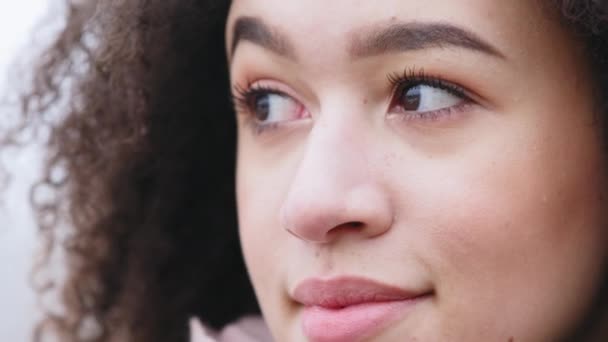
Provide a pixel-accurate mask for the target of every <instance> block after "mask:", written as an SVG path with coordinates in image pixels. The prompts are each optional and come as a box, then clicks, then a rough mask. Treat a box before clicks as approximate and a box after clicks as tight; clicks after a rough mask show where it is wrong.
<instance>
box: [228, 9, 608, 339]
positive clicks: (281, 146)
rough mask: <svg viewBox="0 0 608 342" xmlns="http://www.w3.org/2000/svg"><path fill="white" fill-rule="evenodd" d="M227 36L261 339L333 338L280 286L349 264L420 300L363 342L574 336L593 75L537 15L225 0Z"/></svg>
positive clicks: (558, 31) (590, 228) (591, 283)
mask: <svg viewBox="0 0 608 342" xmlns="http://www.w3.org/2000/svg"><path fill="white" fill-rule="evenodd" d="M311 18H314V20H312V19H311ZM226 32H227V33H226V34H227V37H226V46H227V50H228V55H229V56H230V57H229V58H230V61H229V63H230V64H229V65H230V74H231V82H232V86H233V89H234V96H235V99H236V104H237V112H238V154H237V163H238V167H237V202H238V203H237V204H238V213H239V223H240V237H241V244H242V247H243V252H244V256H245V261H246V263H247V267H248V270H249V273H250V276H251V279H252V282H253V285H254V288H255V291H256V295H257V297H258V299H259V302H260V305H261V308H262V311H263V314H264V318H265V320H266V322H267V323H268V325H269V327H270V329H271V331H272V333H273V335H274V337H275V338H276V340H277V341H307V340H313V341H339V340H340V339H339V336H333V337H332V336H317V335H314V331H315V330H314V329H306V328H305V326H306V323H305V322H304V321H305V320H304V319H303V317H304V316H305V311H306V309H305V305H303V303H301V301H300V300H299V299H298V295H297V292H298V291H297V288H298V287H299V286H300V285H302V284H304V283H306V281H307V280H310V279H313V280H315V281H316V280H319V281H326V280H336V279H337V280H343V279H350V278H353V277H357V278H366V279H372V280H374V281H375V282H377V283H383V284H387V285H390V286H392V287H395V288H400V289H406V290H407V291H409V292H411V293H414V294H416V295H420V296H421V297H420V299H419V300H418V301H416V302H415V303H414V304H413V305H411V306H409V307H408V309H407V310H403V311H404V312H401V313H400V314H399V317H398V319H394V320H391V321H390V322H383V323H382V324H381V325H382V329H381V330H379V331H376V330H374V331H373V332H370V333H369V334H368V335H362V336H360V337H361V339H368V338H369V339H371V338H373V339H374V341H394V340H396V339H398V340H408V341H409V340H420V341H443V340H453V341H467V340H488V341H509V340H510V339H513V340H515V341H555V340H557V339H559V338H561V337H563V336H566V335H567V334H569V333H570V332H571V330H572V329H575V327H576V326H577V325H578V324H579V320H580V319H581V317H582V316H583V315H584V314H585V312H586V311H587V310H588V309H589V307H590V305H591V303H592V301H593V299H594V296H595V294H596V293H597V291H598V284H599V283H600V277H601V276H602V269H604V268H605V260H606V252H605V249H606V248H605V246H606V243H607V240H606V234H605V230H604V229H603V228H602V227H604V225H605V221H606V217H605V214H603V212H605V211H606V210H605V208H603V206H605V204H604V203H603V201H602V196H603V195H604V192H605V185H604V179H605V175H606V171H605V166H604V156H603V154H602V153H603V151H602V142H601V139H602V137H601V136H600V132H599V129H598V126H597V125H595V118H594V102H593V98H592V96H591V94H592V82H591V71H590V70H588V68H587V64H586V59H585V56H584V54H583V49H582V48H581V46H579V44H577V42H576V40H575V39H574V37H573V36H572V35H571V34H570V33H569V32H568V31H567V30H566V29H565V28H564V27H562V26H561V25H560V24H559V22H558V21H557V20H556V19H555V18H554V16H553V13H550V12H547V11H546V9H545V8H544V7H543V6H540V5H538V4H537V3H536V2H533V1H527V0H517V1H509V2H507V1H499V0H459V1H450V2H446V1H441V0H428V1H424V2H420V1H409V0H408V1H404V0H382V1H373V2H369V1H357V2H353V1H346V0H338V1H331V2H327V1H320V0H313V1H281V0H236V1H234V3H233V5H232V8H231V11H230V15H229V18H228V23H227V30H226ZM311 331H312V332H313V333H311ZM311 334H312V335H311Z"/></svg>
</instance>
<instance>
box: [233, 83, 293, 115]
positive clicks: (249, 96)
mask: <svg viewBox="0 0 608 342" xmlns="http://www.w3.org/2000/svg"><path fill="white" fill-rule="evenodd" d="M269 93H272V94H279V95H282V94H283V92H282V91H280V90H277V89H274V88H271V87H267V86H263V85H253V86H252V85H251V84H250V83H247V86H245V87H244V88H243V87H241V86H240V85H238V84H236V85H235V86H234V87H233V92H232V94H231V95H232V96H231V97H232V103H233V105H234V107H235V109H236V111H237V112H243V113H251V111H252V109H253V108H252V101H253V100H254V99H255V98H256V96H260V95H266V94H269Z"/></svg>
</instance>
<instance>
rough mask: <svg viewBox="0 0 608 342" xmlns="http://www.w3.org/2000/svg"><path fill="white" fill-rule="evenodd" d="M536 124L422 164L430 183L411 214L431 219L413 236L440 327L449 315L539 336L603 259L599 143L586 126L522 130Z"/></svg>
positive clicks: (583, 301)
mask: <svg viewBox="0 0 608 342" xmlns="http://www.w3.org/2000/svg"><path fill="white" fill-rule="evenodd" d="M538 127H539V126H535V125H529V124H528V125H527V126H526V127H518V128H517V130H514V131H517V132H520V134H521V135H523V137H519V138H515V137H514V136H511V137H507V136H502V137H501V136H500V133H498V134H496V135H495V136H494V137H493V138H492V139H486V140H484V141H485V144H484V145H483V146H482V147H479V148H475V149H471V150H468V151H463V153H461V154H460V155H459V158H458V161H456V160H452V161H450V162H446V161H445V160H444V162H445V164H444V165H441V164H440V163H439V162H438V164H436V165H434V166H432V167H430V168H431V169H432V170H429V172H428V174H433V172H434V175H435V176H434V177H430V178H434V179H435V181H434V182H420V183H419V184H418V187H417V190H416V191H417V192H418V193H419V194H420V197H426V198H427V200H426V201H420V204H419V207H417V208H416V210H415V212H417V213H421V214H416V216H415V217H416V219H419V220H420V221H425V222H432V224H430V225H429V224H427V225H426V226H427V227H429V230H428V232H427V234H426V235H425V236H424V237H423V238H422V240H421V241H422V244H423V245H424V249H425V250H427V251H431V252H427V253H428V254H427V256H428V257H429V260H427V262H428V263H429V264H431V265H433V272H434V276H435V277H436V278H437V279H438V294H439V298H440V302H439V305H440V306H442V308H443V309H444V313H445V316H444V317H445V318H446V319H445V321H444V322H443V323H442V324H444V325H446V327H445V328H446V329H445V330H446V331H450V330H458V329H459V328H458V324H460V322H461V321H459V320H454V319H451V318H450V317H454V316H459V317H467V318H468V319H470V320H473V322H471V323H473V324H474V326H479V327H487V328H488V331H490V330H493V331H504V332H505V334H509V333H510V334H513V333H516V334H517V335H518V336H527V337H528V338H531V339H532V340H545V339H547V337H548V336H546V335H543V334H545V331H546V332H548V331H551V330H553V331H555V330H556V327H560V326H564V327H565V328H564V329H566V327H567V325H568V324H571V322H572V321H573V319H574V318H575V317H577V316H579V315H580V313H581V312H582V311H583V310H584V309H585V307H586V305H587V304H588V302H589V301H590V300H591V296H592V294H593V293H594V292H595V288H594V287H595V286H596V284H597V282H598V279H597V277H598V276H599V274H600V273H601V260H603V259H605V257H604V256H603V254H604V247H605V236H604V233H603V228H602V227H603V218H602V205H603V204H602V201H601V195H602V194H601V191H602V188H603V185H602V179H603V177H604V174H603V167H602V158H601V151H599V150H598V148H597V146H599V143H598V141H597V140H596V139H595V138H594V136H595V132H594V130H592V129H589V128H588V127H587V128H586V129H584V128H582V129H581V130H580V131H579V132H576V131H575V132H572V130H570V133H571V134H570V135H569V137H570V138H571V139H564V138H563V137H555V138H554V137H553V134H544V133H542V132H545V131H552V130H553V129H556V127H544V128H543V129H542V130H541V131H542V132H541V131H534V132H531V131H528V132H526V130H530V129H538ZM581 127H582V126H581ZM570 128H572V127H570ZM527 133H529V134H527ZM526 136H529V137H534V138H533V140H532V139H526V138H525V137H526ZM505 142H507V143H505ZM421 178H423V179H424V177H421ZM437 179H443V181H441V184H438V183H437V181H436V180H437ZM442 298H443V299H444V300H443V301H442V300H441V299H442ZM541 337H542V338H541ZM524 340H525V338H524ZM549 340H551V338H549Z"/></svg>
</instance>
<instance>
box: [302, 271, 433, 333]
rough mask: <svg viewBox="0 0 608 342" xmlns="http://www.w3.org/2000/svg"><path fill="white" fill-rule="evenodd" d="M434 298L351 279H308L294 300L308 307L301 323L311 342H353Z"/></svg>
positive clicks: (305, 307) (304, 309)
mask: <svg viewBox="0 0 608 342" xmlns="http://www.w3.org/2000/svg"><path fill="white" fill-rule="evenodd" d="M431 295H432V291H409V290H404V289H401V288H398V287H394V286H390V285H386V284H382V283H378V282H376V281H373V280H369V279H364V278H355V277H348V278H337V279H332V280H319V279H310V280H306V281H304V282H302V283H301V284H300V285H299V286H298V287H297V288H296V290H295V291H294V293H293V298H294V300H295V301H297V302H298V303H300V304H302V305H303V306H304V308H303V310H302V316H301V324H302V330H303V332H304V335H305V336H306V337H307V338H308V339H309V341H311V342H346V341H350V342H353V341H359V340H362V339H365V338H369V337H372V336H374V335H376V334H377V333H378V332H380V331H382V330H384V329H386V328H387V327H388V326H389V325H391V324H392V323H394V322H396V321H398V320H400V319H402V318H403V317H404V316H405V315H407V313H408V312H410V311H411V310H412V309H413V308H414V307H415V306H416V305H417V304H418V303H420V302H421V301H423V300H425V299H428V298H430V296H431Z"/></svg>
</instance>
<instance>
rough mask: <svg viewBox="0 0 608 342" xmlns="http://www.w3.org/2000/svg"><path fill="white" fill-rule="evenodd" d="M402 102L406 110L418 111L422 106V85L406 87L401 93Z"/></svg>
mask: <svg viewBox="0 0 608 342" xmlns="http://www.w3.org/2000/svg"><path fill="white" fill-rule="evenodd" d="M401 103H402V105H403V109H404V110H406V111H411V112H414V111H418V108H419V107H420V86H419V85H417V86H414V87H409V88H405V89H404V90H403V91H402V94H401Z"/></svg>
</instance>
